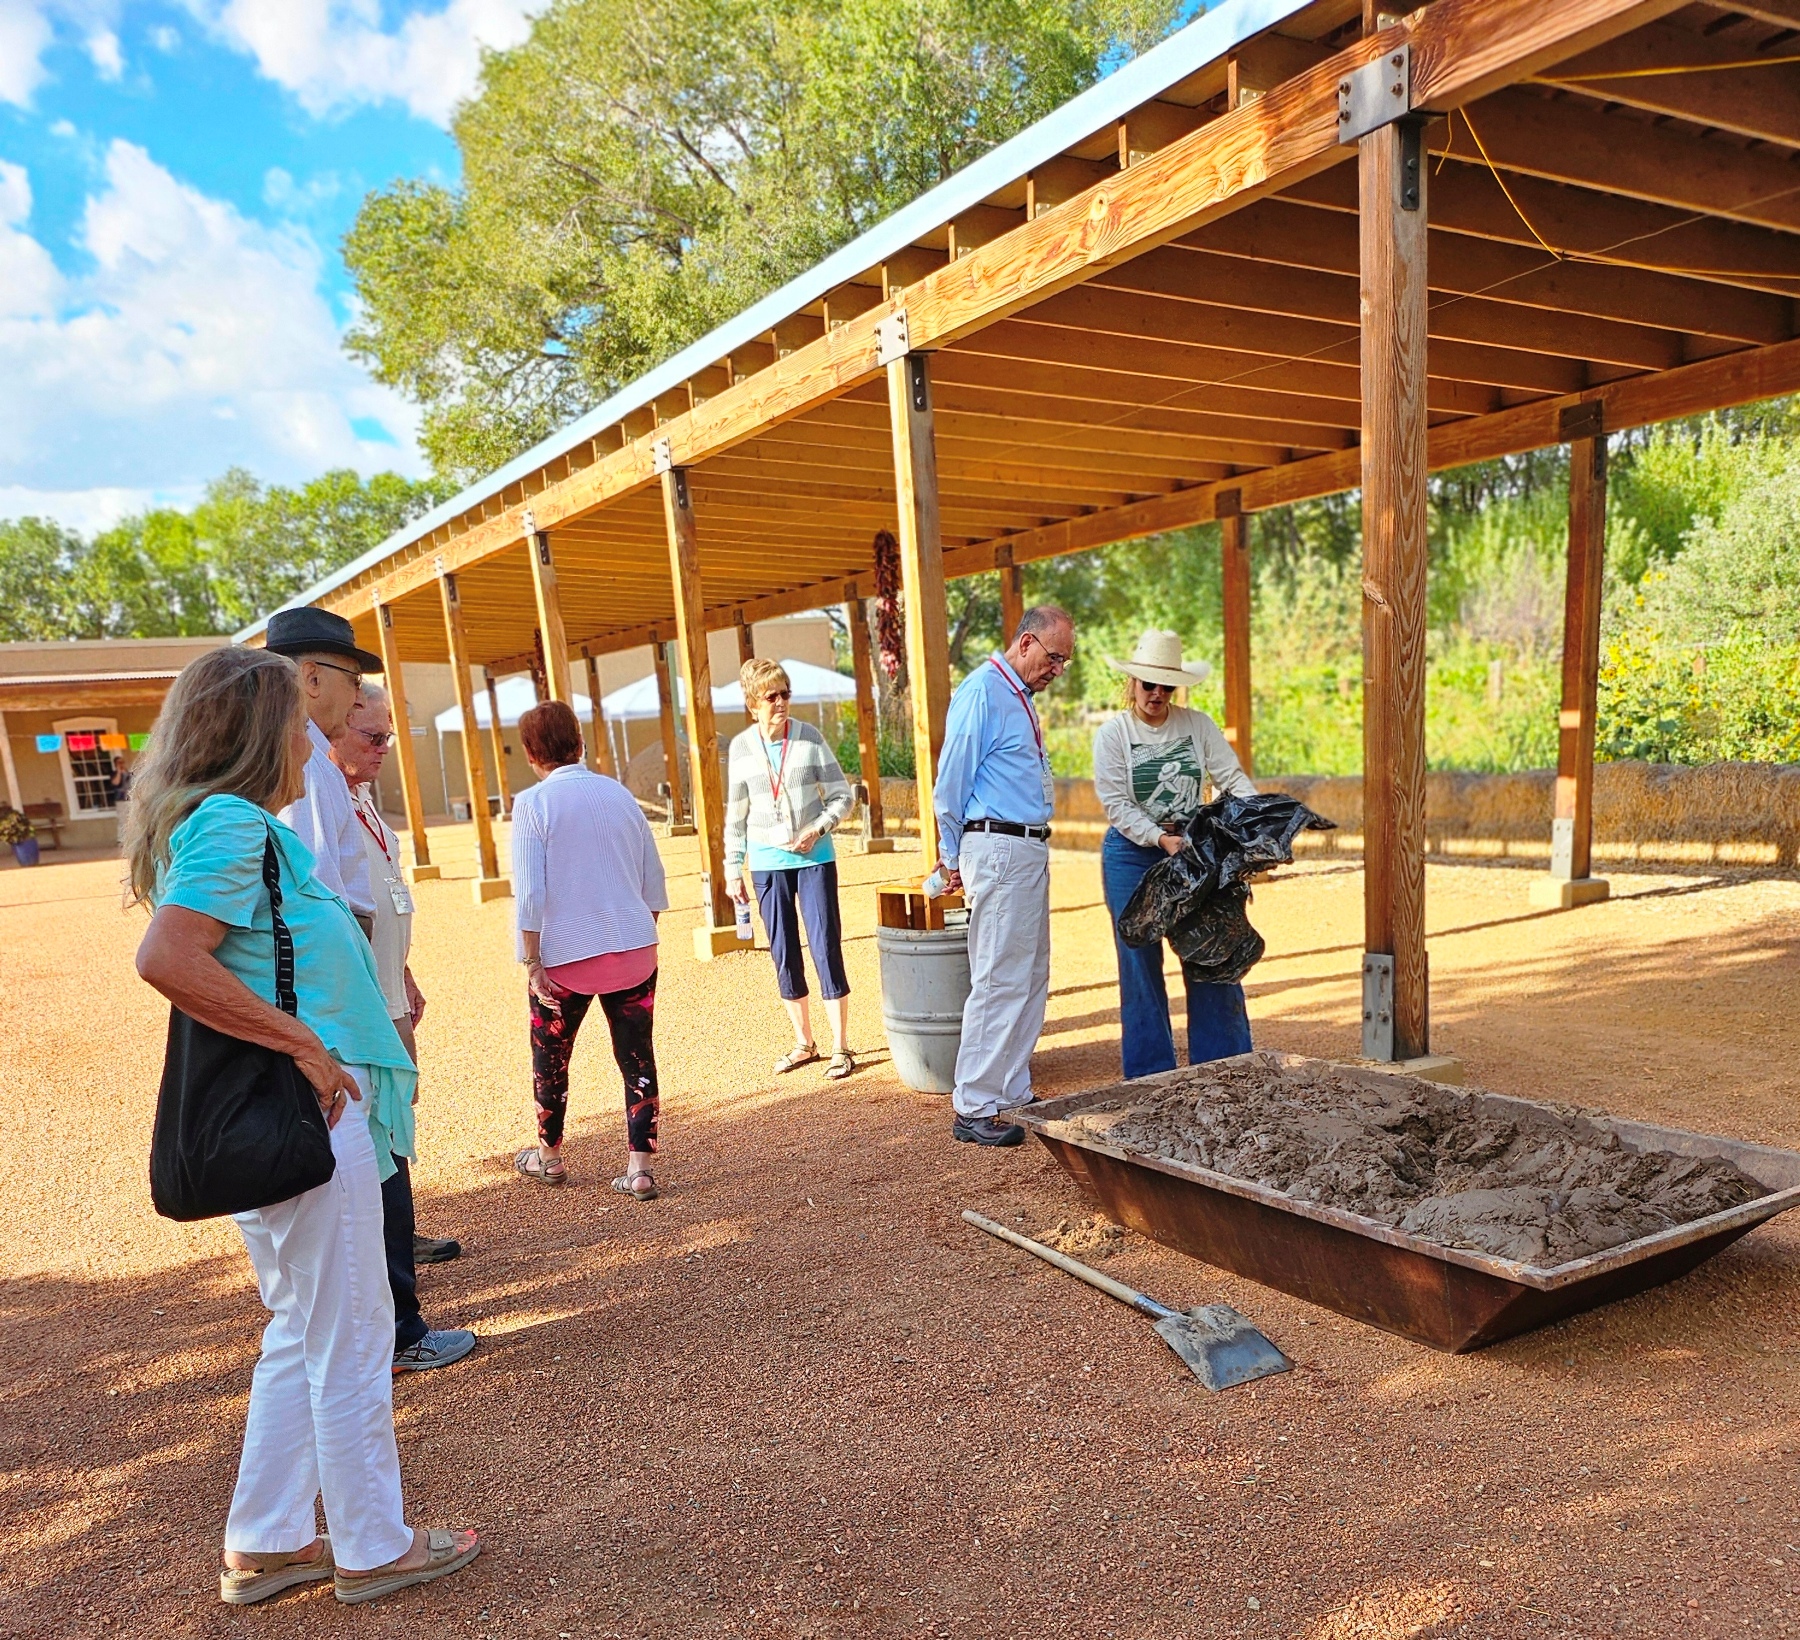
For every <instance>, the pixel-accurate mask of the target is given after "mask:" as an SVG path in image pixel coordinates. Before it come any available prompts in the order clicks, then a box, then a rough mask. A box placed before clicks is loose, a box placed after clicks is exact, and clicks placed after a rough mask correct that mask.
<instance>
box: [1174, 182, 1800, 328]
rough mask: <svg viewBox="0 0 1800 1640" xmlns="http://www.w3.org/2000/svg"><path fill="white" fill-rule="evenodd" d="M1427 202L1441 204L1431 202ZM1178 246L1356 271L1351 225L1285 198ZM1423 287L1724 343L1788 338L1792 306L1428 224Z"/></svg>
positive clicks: (1262, 203) (1345, 217)
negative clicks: (1428, 262)
mask: <svg viewBox="0 0 1800 1640" xmlns="http://www.w3.org/2000/svg"><path fill="white" fill-rule="evenodd" d="M1434 180H1435V179H1434ZM1432 203H1433V205H1434V206H1435V205H1436V204H1437V203H1438V201H1437V199H1436V198H1435V197H1434V199H1433V201H1432ZM1520 231H1521V232H1522V231H1524V230H1523V227H1522V225H1521V227H1520ZM1177 243H1178V244H1181V245H1184V246H1194V247H1196V248H1198V249H1202V250H1208V251H1215V252H1218V253H1220V254H1223V255H1226V256H1241V257H1244V258H1246V259H1248V260H1250V261H1252V262H1254V263H1256V264H1258V265H1259V266H1262V265H1266V264H1269V263H1279V264H1281V265H1283V266H1286V267H1297V268H1312V269H1317V270H1319V271H1321V272H1330V273H1338V274H1342V275H1344V276H1345V277H1347V278H1354V277H1356V272H1357V266H1356V257H1357V250H1356V220H1355V218H1354V217H1353V216H1351V215H1350V214H1348V213H1344V214H1341V215H1340V214H1336V213H1327V212H1324V211H1320V210H1316V209H1313V208H1311V207H1309V206H1306V205H1302V204H1297V203H1296V202H1294V201H1293V200H1289V199H1264V200H1259V201H1258V202H1257V203H1256V204H1254V205H1249V206H1246V207H1245V208H1244V209H1243V210H1241V211H1238V212H1236V213H1234V214H1233V215H1231V216H1228V217H1224V218H1223V219H1221V220H1220V221H1218V222H1215V223H1213V224H1211V225H1210V226H1209V227H1208V228H1206V229H1205V231H1204V232H1202V233H1198V234H1192V235H1190V236H1188V237H1187V238H1185V239H1182V240H1178V241H1177ZM1430 279H1431V288H1432V290H1433V291H1434V292H1440V293H1443V294H1445V295H1451V296H1473V295H1480V296H1482V297H1484V298H1485V299H1487V300H1489V301H1493V302H1505V303H1511V304H1515V305H1518V306H1521V307H1529V308H1540V309H1543V310H1544V311H1546V312H1554V313H1576V314H1585V315H1588V316H1591V317H1595V318H1610V319H1619V320H1624V321H1628V322H1630V323H1634V324H1640V325H1652V326H1656V327H1659V328H1663V329H1669V330H1685V331H1689V332H1693V333H1696V334H1701V335H1709V336H1719V337H1723V338H1725V339H1727V340H1730V341H1738V342H1755V343H1763V342H1779V341H1785V340H1786V339H1787V338H1788V337H1789V336H1791V335H1792V334H1793V332H1794V324H1793V304H1792V303H1791V301H1790V300H1789V299H1788V298H1786V297H1782V296H1771V295H1768V294H1766V293H1764V292H1761V291H1750V290H1744V289H1741V288H1739V287H1736V286H1722V285H1717V284H1710V283H1707V282H1705V281H1703V280H1699V279H1689V278H1684V277H1681V276H1678V275H1674V274H1664V273H1651V272H1648V271H1646V270H1644V269H1641V268H1623V267H1616V266H1614V267H1601V266H1599V265H1598V264H1595V263H1592V262H1580V261H1576V260H1574V259H1573V258H1561V259H1558V258H1556V257H1552V256H1551V255H1550V254H1549V253H1548V252H1546V251H1545V250H1544V249H1543V247H1542V246H1540V245H1537V244H1535V243H1533V244H1529V245H1514V244H1501V243H1497V242H1495V241H1493V240H1483V241H1479V242H1478V241H1476V240H1474V239H1472V238H1471V237H1470V236H1468V235H1466V234H1458V233H1446V232H1444V231H1443V230H1442V229H1440V228H1438V227H1437V225H1436V224H1435V223H1434V224H1433V231H1432V235H1431V267H1430Z"/></svg>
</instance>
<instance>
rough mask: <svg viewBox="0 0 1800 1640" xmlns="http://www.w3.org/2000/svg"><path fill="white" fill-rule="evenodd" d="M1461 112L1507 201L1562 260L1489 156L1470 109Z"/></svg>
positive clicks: (1476, 146)
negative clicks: (1525, 210) (1521, 205)
mask: <svg viewBox="0 0 1800 1640" xmlns="http://www.w3.org/2000/svg"><path fill="white" fill-rule="evenodd" d="M1461 112H1462V117H1463V124H1464V125H1466V126H1468V128H1469V135H1470V136H1472V137H1473V138H1474V139H1475V151H1476V152H1477V153H1479V154H1480V155H1481V162H1482V164H1484V165H1485V166H1487V168H1488V174H1489V175H1490V176H1492V177H1493V179H1494V181H1495V182H1497V183H1499V185H1500V192H1501V193H1503V194H1505V195H1506V203H1507V204H1508V205H1510V206H1512V208H1513V212H1514V214H1515V215H1516V216H1517V217H1518V219H1519V220H1520V221H1521V222H1523V223H1524V224H1525V226H1526V227H1528V228H1529V229H1530V230H1531V237H1532V238H1533V239H1535V240H1536V241H1537V242H1538V243H1539V244H1540V245H1542V246H1543V247H1544V249H1545V250H1547V251H1548V252H1549V253H1550V254H1551V255H1552V256H1554V257H1555V258H1556V259H1557V261H1559V262H1560V261H1562V259H1563V256H1564V253H1563V252H1562V251H1559V250H1558V249H1557V248H1556V247H1555V246H1554V245H1552V244H1551V243H1550V241H1549V240H1548V239H1546V238H1545V237H1544V236H1543V235H1542V234H1541V233H1539V232H1538V231H1537V224H1536V223H1535V222H1533V221H1532V220H1531V218H1530V217H1528V216H1527V215H1526V214H1525V212H1524V210H1523V209H1522V208H1521V207H1520V205H1519V202H1518V201H1517V200H1516V199H1514V198H1513V192H1512V189H1510V188H1509V187H1507V185H1506V178H1505V177H1503V176H1501V174H1500V168H1499V167H1498V166H1497V165H1495V164H1494V162H1493V160H1491V159H1490V158H1488V151H1487V144H1486V143H1484V142H1483V141H1482V140H1481V133H1480V132H1479V131H1477V130H1476V129H1475V122H1474V121H1473V120H1472V119H1470V118H1469V111H1468V109H1466V108H1465V109H1463V110H1461Z"/></svg>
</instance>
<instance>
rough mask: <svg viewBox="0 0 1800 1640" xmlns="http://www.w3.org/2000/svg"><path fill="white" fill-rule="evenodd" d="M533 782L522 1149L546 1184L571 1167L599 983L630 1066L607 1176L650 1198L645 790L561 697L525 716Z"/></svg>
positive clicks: (528, 818)
mask: <svg viewBox="0 0 1800 1640" xmlns="http://www.w3.org/2000/svg"><path fill="white" fill-rule="evenodd" d="M519 739H520V740H521V741H522V742H524V746H525V758H526V761H527V762H528V763H530V765H531V772H532V773H533V774H534V775H536V776H537V784H536V785H535V786H528V787H527V788H526V789H525V790H524V791H522V792H520V793H519V795H518V797H517V799H516V800H515V801H514V803H513V833H512V858H513V889H514V892H515V893H516V894H517V896H518V899H517V905H518V928H519V960H520V961H521V962H522V963H524V964H525V979H526V984H527V986H528V987H529V990H530V1001H531V1081H532V1092H533V1095H534V1097H535V1099H536V1103H537V1124H538V1142H537V1143H536V1144H535V1145H533V1146H532V1147H531V1148H530V1149H529V1150H521V1151H520V1152H519V1153H518V1155H517V1156H516V1157H515V1158H514V1160H513V1165H514V1167H515V1168H517V1170H518V1172H519V1175H520V1177H522V1178H526V1179H530V1180H532V1181H533V1182H534V1183H537V1184H545V1185H560V1184H563V1183H565V1182H566V1181H567V1179H568V1172H567V1170H566V1169H565V1167H564V1165H563V1154H562V1141H563V1123H564V1119H565V1117H566V1115H567V1113H568V1108H569V1059H570V1056H571V1055H572V1054H573V1053H574V1051H575V1037H576V1033H577V1032H579V1031H580V1029H581V1022H582V1020H583V1019H585V1018H586V1017H587V1012H588V1009H589V1008H590V1007H591V1006H592V1005H593V1002H594V999H595V998H596V997H597V998H599V1001H600V1011H601V1012H602V1013H603V1014H605V1015H606V1024H607V1028H608V1030H610V1031H611V1033H612V1047H613V1059H614V1060H615V1061H616V1062H617V1064H618V1067H619V1074H620V1075H621V1076H622V1077H624V1079H625V1144H626V1153H627V1160H626V1164H625V1172H624V1173H623V1175H621V1176H620V1177H619V1178H616V1179H614V1180H613V1182H612V1187H613V1189H614V1190H617V1191H618V1192H620V1194H622V1195H626V1196H630V1197H631V1198H632V1199H633V1200H634V1201H641V1202H647V1201H653V1200H654V1199H655V1197H656V1176H655V1175H654V1174H653V1173H652V1172H651V1171H650V1169H651V1166H652V1164H653V1162H654V1160H655V1153H656V1149H657V1118H658V1115H659V1112H660V1109H661V1102H660V1099H659V1095H658V1090H657V1084H656V1051H655V1046H654V1042H653V1029H654V1026H655V1023H656V949H657V947H656V919H657V917H658V916H659V915H660V914H661V913H662V912H664V911H665V910H667V909H668V905H669V896H668V893H667V891H666V889H665V887H664V884H663V868H662V859H661V857H660V856H659V855H658V854H657V852H656V840H655V838H653V837H652V836H651V835H650V826H649V823H648V822H647V821H646V820H645V819H644V811H643V810H642V809H640V808H639V807H638V805H637V799H636V798H634V797H633V796H632V795H631V793H630V792H628V791H626V789H625V788H624V787H623V786H621V785H620V784H619V783H618V781H616V780H613V779H611V778H609V777H608V776H606V775H603V774H595V773H594V771H593V770H592V769H588V768H584V767H583V766H582V762H581V750H582V746H581V724H580V722H579V721H578V720H577V718H576V716H575V713H574V711H573V710H572V709H571V708H570V707H568V706H567V705H565V704H564V703H563V702H562V701H560V700H547V701H543V702H541V703H540V704H538V705H536V706H534V707H532V708H531V710H530V711H529V712H527V713H526V714H525V715H524V716H523V717H522V718H520V719H519Z"/></svg>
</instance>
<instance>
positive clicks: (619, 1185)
mask: <svg viewBox="0 0 1800 1640" xmlns="http://www.w3.org/2000/svg"><path fill="white" fill-rule="evenodd" d="M639 1185H643V1186H644V1187H645V1188H643V1189H641V1190H640V1189H639V1188H638V1186H639ZM612 1187H613V1189H614V1190H616V1191H618V1193H619V1194H620V1195H621V1196H629V1197H630V1198H631V1199H632V1200H633V1201H634V1202H653V1201H655V1200H656V1198H657V1195H658V1193H659V1192H658V1191H657V1188H656V1175H655V1174H654V1173H650V1172H642V1173H627V1174H625V1175H624V1176H623V1177H622V1178H617V1179H614V1180H613V1182H612Z"/></svg>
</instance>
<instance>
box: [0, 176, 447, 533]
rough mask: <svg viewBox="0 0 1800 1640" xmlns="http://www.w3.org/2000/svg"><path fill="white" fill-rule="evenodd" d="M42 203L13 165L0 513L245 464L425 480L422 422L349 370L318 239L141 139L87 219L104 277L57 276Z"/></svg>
mask: <svg viewBox="0 0 1800 1640" xmlns="http://www.w3.org/2000/svg"><path fill="white" fill-rule="evenodd" d="M30 209H31V188H30V181H29V178H28V177H27V175H26V173H25V172H24V170H23V169H22V168H20V167H19V166H16V165H7V164H5V163H3V162H0V381H5V382H6V383H7V391H6V392H5V393H4V394H0V510H5V511H18V510H28V509H26V508H25V507H24V506H23V504H22V503H23V501H24V498H26V497H32V496H37V497H41V496H44V495H53V496H61V497H63V498H64V499H63V501H62V502H60V503H59V505H58V513H59V516H67V515H68V514H67V508H68V507H69V506H74V505H94V506H99V505H101V503H100V502H99V501H97V500H96V501H93V502H73V501H70V500H69V498H70V497H94V496H96V495H100V496H104V495H106V494H114V493H117V492H129V493H131V494H133V495H136V494H141V493H144V492H154V493H156V494H161V495H171V494H176V493H189V492H191V490H192V489H193V488H194V487H195V486H197V485H199V484H201V483H204V482H205V481H206V480H207V479H210V478H213V477H216V476H217V475H218V474H219V473H220V472H222V471H223V470H224V469H225V468H226V467H228V466H230V465H232V464H234V463H236V464H241V465H243V466H246V467H249V468H250V469H251V470H252V471H253V472H255V473H257V474H258V476H260V477H262V478H265V479H268V480H272V481H279V482H295V481H298V480H303V479H306V478H309V477H312V476H313V475H315V474H316V473H318V472H320V471H321V470H323V469H324V468H327V467H334V466H350V467H356V468H359V469H360V470H362V471H364V472H372V471H376V470H379V469H381V468H386V467H395V466H398V467H400V468H402V469H403V470H406V471H410V472H415V473H416V472H419V471H421V470H422V464H421V463H420V461H419V458H418V456H417V453H416V445H415V443H414V434H415V432H416V428H417V415H416V412H415V411H414V410H413V409H412V407H411V406H409V405H407V404H406V403H405V402H404V401H403V400H401V399H400V398H399V397H398V396H397V395H395V394H393V393H391V392H389V391H388V390H387V389H385V388H382V387H379V386H377V385H375V384H374V383H373V382H371V381H370V380H369V378H368V377H367V376H366V375H365V374H364V373H363V372H362V371H361V370H360V369H359V368H358V367H357V366H356V365H354V364H353V363H352V362H351V361H350V360H348V359H347V358H346V357H345V356H344V354H343V352H342V348H341V346H340V342H341V336H340V331H339V326H338V323H337V321H336V319H335V318H334V317H333V314H332V311H331V307H330V304H329V303H328V301H327V299H326V297H325V296H324V295H323V294H322V293H321V291H320V288H319V283H320V274H321V270H322V257H321V253H320V251H319V248H318V246H317V245H316V244H315V243H314V241H313V239H312V238H311V236H310V235H309V234H307V233H306V232H305V231H304V230H302V229H299V228H295V227H291V226H289V227H281V228H273V229H271V228H266V227H263V226H261V225H259V224H257V223H255V222H252V221H249V220H247V219H246V218H245V217H243V216H242V215H240V214H239V213H238V212H237V211H236V210H235V209H233V208H232V207H231V206H230V205H228V204H226V203H224V202H222V201H220V200H216V199H211V198H208V197H207V196H206V195H204V194H201V193H200V192H198V191H197V190H195V189H193V188H190V187H188V186H186V185H185V184H183V183H181V182H179V181H178V180H177V179H176V178H175V177H173V176H171V175H170V173H169V172H168V171H167V170H165V169H164V168H163V167H162V166H160V165H158V164H157V163H156V162H155V161H154V160H152V159H151V158H150V156H149V155H148V154H147V153H146V152H145V151H144V150H143V149H142V148H139V147H137V146H136V145H134V144H132V143H128V142H114V143H112V144H111V146H110V147H109V148H108V149H107V150H106V157H105V164H104V180H103V182H102V183H101V185H100V187H99V190H98V191H97V192H96V193H95V194H93V195H92V196H91V197H90V198H89V199H88V201H87V205H86V209H85V212H84V215H83V218H82V225H81V228H80V231H79V234H78V244H79V245H80V247H81V248H82V249H84V250H85V251H87V252H88V253H89V255H90V256H91V258H92V263H93V265H92V267H91V269H89V270H88V271H86V272H83V273H80V274H77V275H68V274H65V273H63V272H62V271H61V270H59V269H58V268H57V267H56V266H55V264H54V262H53V261H52V259H51V257H50V255H49V253H48V251H47V250H46V249H45V247H44V246H43V245H42V244H40V243H39V242H38V241H37V240H36V239H34V238H33V237H32V235H31V233H30V232H29V228H28V220H29V213H30Z"/></svg>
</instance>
